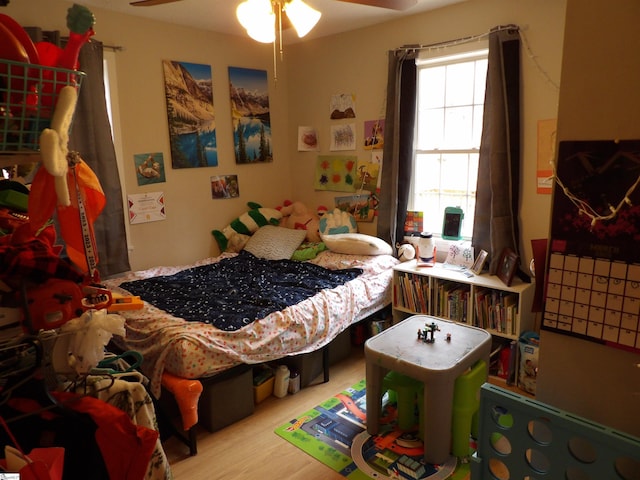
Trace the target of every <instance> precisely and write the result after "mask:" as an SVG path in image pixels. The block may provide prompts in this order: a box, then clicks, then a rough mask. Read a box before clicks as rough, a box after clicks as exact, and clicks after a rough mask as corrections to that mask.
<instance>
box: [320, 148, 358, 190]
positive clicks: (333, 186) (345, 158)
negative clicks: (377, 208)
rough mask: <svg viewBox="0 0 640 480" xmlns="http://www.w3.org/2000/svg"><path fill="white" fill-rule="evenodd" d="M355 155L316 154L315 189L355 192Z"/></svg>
mask: <svg viewBox="0 0 640 480" xmlns="http://www.w3.org/2000/svg"><path fill="white" fill-rule="evenodd" d="M356 164H357V157H355V156H350V155H318V159H317V161H316V174H315V182H314V187H315V189H316V190H328V191H335V192H355V191H356V186H355V184H356V180H357V172H356Z"/></svg>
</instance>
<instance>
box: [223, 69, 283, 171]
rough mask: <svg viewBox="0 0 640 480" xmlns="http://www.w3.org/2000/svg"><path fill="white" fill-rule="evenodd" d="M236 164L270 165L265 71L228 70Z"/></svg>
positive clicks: (271, 158)
mask: <svg viewBox="0 0 640 480" xmlns="http://www.w3.org/2000/svg"><path fill="white" fill-rule="evenodd" d="M229 85H230V89H231V92H230V94H231V120H232V122H233V142H234V150H235V155H236V163H264V162H272V161H273V151H272V150H271V119H270V116H269V93H268V83H267V71H266V70H253V69H250V68H239V67H229Z"/></svg>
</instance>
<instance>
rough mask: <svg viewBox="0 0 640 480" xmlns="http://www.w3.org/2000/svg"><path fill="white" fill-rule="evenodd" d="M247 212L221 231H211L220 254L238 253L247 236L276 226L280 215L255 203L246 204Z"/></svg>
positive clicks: (278, 212) (272, 209)
mask: <svg viewBox="0 0 640 480" xmlns="http://www.w3.org/2000/svg"><path fill="white" fill-rule="evenodd" d="M247 206H248V207H249V211H248V212H245V213H243V214H242V215H240V216H239V217H238V218H236V219H234V220H232V221H231V223H230V224H229V225H227V226H226V227H224V228H223V229H222V230H212V231H211V234H212V235H213V237H214V238H215V239H216V241H217V242H218V246H219V247H220V251H221V252H239V251H240V250H242V248H243V247H244V245H245V244H246V243H247V241H248V240H249V236H250V235H251V234H253V233H254V232H255V231H256V230H258V228H260V227H263V226H265V225H278V223H279V221H280V219H281V218H282V213H281V212H280V211H279V210H276V209H275V208H266V207H262V206H260V205H259V204H257V203H254V202H249V203H248V204H247Z"/></svg>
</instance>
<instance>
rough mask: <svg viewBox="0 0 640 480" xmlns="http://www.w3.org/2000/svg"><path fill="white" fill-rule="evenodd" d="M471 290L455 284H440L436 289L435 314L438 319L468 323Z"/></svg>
mask: <svg viewBox="0 0 640 480" xmlns="http://www.w3.org/2000/svg"><path fill="white" fill-rule="evenodd" d="M469 292H470V288H469V286H468V285H462V284H459V283H455V282H440V283H438V285H437V288H435V289H434V300H433V306H434V312H433V314H434V315H435V316H436V317H443V318H448V319H449V320H455V321H456V322H462V323H467V312H468V311H469V295H470V293H469Z"/></svg>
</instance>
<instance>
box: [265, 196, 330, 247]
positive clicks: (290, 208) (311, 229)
mask: <svg viewBox="0 0 640 480" xmlns="http://www.w3.org/2000/svg"><path fill="white" fill-rule="evenodd" d="M276 209H277V210H279V211H280V212H281V213H282V220H280V226H281V227H286V228H291V229H294V230H306V231H307V236H306V237H305V241H307V242H314V243H317V242H320V233H319V231H318V229H319V226H320V217H319V216H318V215H317V214H316V213H314V212H312V211H311V210H309V209H308V208H307V206H306V205H305V204H304V203H302V202H290V201H288V200H287V201H285V202H284V206H279V207H276Z"/></svg>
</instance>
